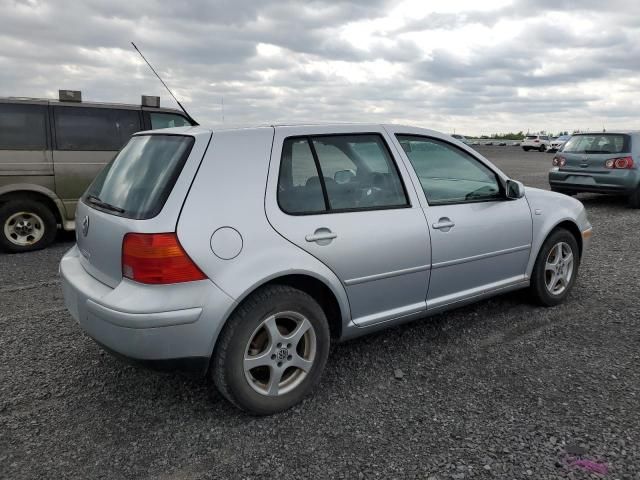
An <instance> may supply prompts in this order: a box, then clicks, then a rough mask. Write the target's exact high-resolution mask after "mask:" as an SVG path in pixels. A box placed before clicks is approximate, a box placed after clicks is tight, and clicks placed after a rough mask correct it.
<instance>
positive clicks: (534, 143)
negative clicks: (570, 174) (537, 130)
mask: <svg viewBox="0 0 640 480" xmlns="http://www.w3.org/2000/svg"><path fill="white" fill-rule="evenodd" d="M550 145H551V141H550V140H549V136H548V135H527V136H526V137H524V140H522V143H521V147H522V149H523V150H524V151H525V152H528V151H529V150H538V151H539V152H544V151H546V150H547V149H548V148H549V147H550Z"/></svg>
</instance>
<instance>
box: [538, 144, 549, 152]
mask: <svg viewBox="0 0 640 480" xmlns="http://www.w3.org/2000/svg"><path fill="white" fill-rule="evenodd" d="M546 149H547V147H545V146H544V145H540V148H538V150H539V151H540V153H544V151H545V150H546Z"/></svg>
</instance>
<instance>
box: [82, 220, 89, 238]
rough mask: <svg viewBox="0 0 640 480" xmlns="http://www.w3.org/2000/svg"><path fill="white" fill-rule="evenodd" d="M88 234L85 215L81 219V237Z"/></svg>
mask: <svg viewBox="0 0 640 480" xmlns="http://www.w3.org/2000/svg"><path fill="white" fill-rule="evenodd" d="M88 233H89V215H85V217H84V218H83V219H82V235H84V236H85V237H86V236H87V234H88Z"/></svg>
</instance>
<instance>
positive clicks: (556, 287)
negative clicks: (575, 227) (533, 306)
mask: <svg viewBox="0 0 640 480" xmlns="http://www.w3.org/2000/svg"><path fill="white" fill-rule="evenodd" d="M579 266H580V253H579V250H578V242H576V239H575V237H574V236H573V235H572V234H571V232H569V231H568V230H565V229H564V228H560V229H558V230H555V231H554V232H552V233H551V235H549V237H547V239H546V240H545V242H544V243H543V244H542V248H540V252H538V257H537V258H536V263H535V265H534V267H533V273H532V275H531V286H530V287H529V288H530V290H531V294H532V296H533V298H534V299H535V300H536V301H537V303H540V304H541V305H544V306H545V307H553V306H555V305H558V304H560V303H562V302H563V301H564V299H565V298H566V297H567V295H568V294H569V292H570V291H571V288H573V285H574V284H575V282H576V278H577V276H578V267H579Z"/></svg>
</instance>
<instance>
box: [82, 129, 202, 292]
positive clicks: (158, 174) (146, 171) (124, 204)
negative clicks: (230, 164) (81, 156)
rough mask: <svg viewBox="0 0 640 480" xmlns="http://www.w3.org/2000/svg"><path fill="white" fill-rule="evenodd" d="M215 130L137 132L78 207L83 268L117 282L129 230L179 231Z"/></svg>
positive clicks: (86, 193)
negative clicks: (198, 171) (178, 224)
mask: <svg viewBox="0 0 640 480" xmlns="http://www.w3.org/2000/svg"><path fill="white" fill-rule="evenodd" d="M211 135H212V133H211V131H210V130H206V129H203V128H197V127H196V128H191V127H188V128H178V129H171V130H169V131H167V130H163V131H162V133H142V134H138V135H134V136H133V137H132V138H131V140H130V141H129V143H127V145H125V147H124V148H123V149H122V150H121V151H120V153H118V155H117V156H116V157H115V158H114V159H113V160H112V161H111V162H110V163H109V164H108V165H107V166H106V167H105V168H104V169H103V170H102V171H101V172H100V174H99V175H98V176H97V177H96V179H95V180H94V181H93V183H92V184H91V186H90V187H89V188H88V189H87V191H86V192H85V194H84V195H83V197H82V198H81V201H80V202H78V208H77V211H76V240H77V244H78V248H79V250H80V252H81V254H82V257H81V263H82V265H83V267H84V268H85V270H86V271H87V272H88V273H89V274H91V275H92V276H93V277H95V278H96V279H98V280H99V281H101V282H103V283H105V284H107V285H109V286H111V287H115V286H117V285H118V283H120V281H121V280H122V245H123V240H124V237H125V235H126V234H127V233H164V232H175V228H176V223H177V221H178V217H179V215H180V210H181V208H182V205H183V203H184V199H185V197H186V195H187V193H188V190H189V187H190V185H191V182H192V180H193V178H194V176H195V174H196V171H197V169H198V166H199V165H200V162H201V160H202V158H203V156H204V153H205V151H206V149H207V146H208V144H209V141H210V139H211Z"/></svg>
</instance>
